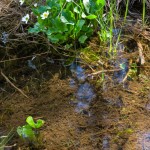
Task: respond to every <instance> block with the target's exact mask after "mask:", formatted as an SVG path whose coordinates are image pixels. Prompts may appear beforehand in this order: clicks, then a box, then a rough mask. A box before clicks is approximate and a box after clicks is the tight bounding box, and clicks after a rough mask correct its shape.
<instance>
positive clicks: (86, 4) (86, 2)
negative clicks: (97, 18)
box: [83, 0, 90, 13]
mask: <svg viewBox="0 0 150 150" xmlns="http://www.w3.org/2000/svg"><path fill="white" fill-rule="evenodd" d="M83 5H84V7H85V10H86V12H87V13H89V11H90V0H83Z"/></svg>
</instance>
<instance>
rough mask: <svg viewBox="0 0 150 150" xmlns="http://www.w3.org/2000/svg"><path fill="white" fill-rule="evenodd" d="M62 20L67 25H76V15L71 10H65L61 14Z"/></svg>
mask: <svg viewBox="0 0 150 150" xmlns="http://www.w3.org/2000/svg"><path fill="white" fill-rule="evenodd" d="M60 19H61V21H62V22H63V23H65V24H70V25H74V24H75V19H74V14H73V13H72V12H71V11H69V10H64V11H63V12H62V14H61V17H60Z"/></svg>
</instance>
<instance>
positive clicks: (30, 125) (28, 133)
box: [17, 116, 44, 144]
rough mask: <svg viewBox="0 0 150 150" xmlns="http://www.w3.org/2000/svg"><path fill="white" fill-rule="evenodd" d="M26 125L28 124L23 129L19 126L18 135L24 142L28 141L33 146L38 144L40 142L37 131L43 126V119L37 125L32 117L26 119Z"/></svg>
mask: <svg viewBox="0 0 150 150" xmlns="http://www.w3.org/2000/svg"><path fill="white" fill-rule="evenodd" d="M26 123H27V124H25V125H24V126H22V127H21V126H19V127H18V128H17V133H18V134H19V136H20V137H21V138H23V139H24V140H26V141H28V142H30V143H32V144H36V143H37V141H38V133H37V129H39V128H40V127H41V126H43V124H44V121H43V120H41V119H38V120H37V122H36V123H35V122H34V120H33V118H32V117H31V116H29V117H28V118H27V119H26Z"/></svg>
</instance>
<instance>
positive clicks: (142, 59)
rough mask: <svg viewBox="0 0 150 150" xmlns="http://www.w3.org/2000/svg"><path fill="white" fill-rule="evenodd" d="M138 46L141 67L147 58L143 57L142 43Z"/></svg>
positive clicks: (138, 43)
mask: <svg viewBox="0 0 150 150" xmlns="http://www.w3.org/2000/svg"><path fill="white" fill-rule="evenodd" d="M137 45H138V50H139V63H140V65H144V63H145V58H144V55H143V47H142V44H141V43H140V42H137Z"/></svg>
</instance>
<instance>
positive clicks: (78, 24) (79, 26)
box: [74, 20, 85, 34]
mask: <svg viewBox="0 0 150 150" xmlns="http://www.w3.org/2000/svg"><path fill="white" fill-rule="evenodd" d="M84 23H85V20H78V22H77V24H76V26H75V30H74V31H75V34H78V33H79V32H80V30H81V29H82V27H83V25H84Z"/></svg>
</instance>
